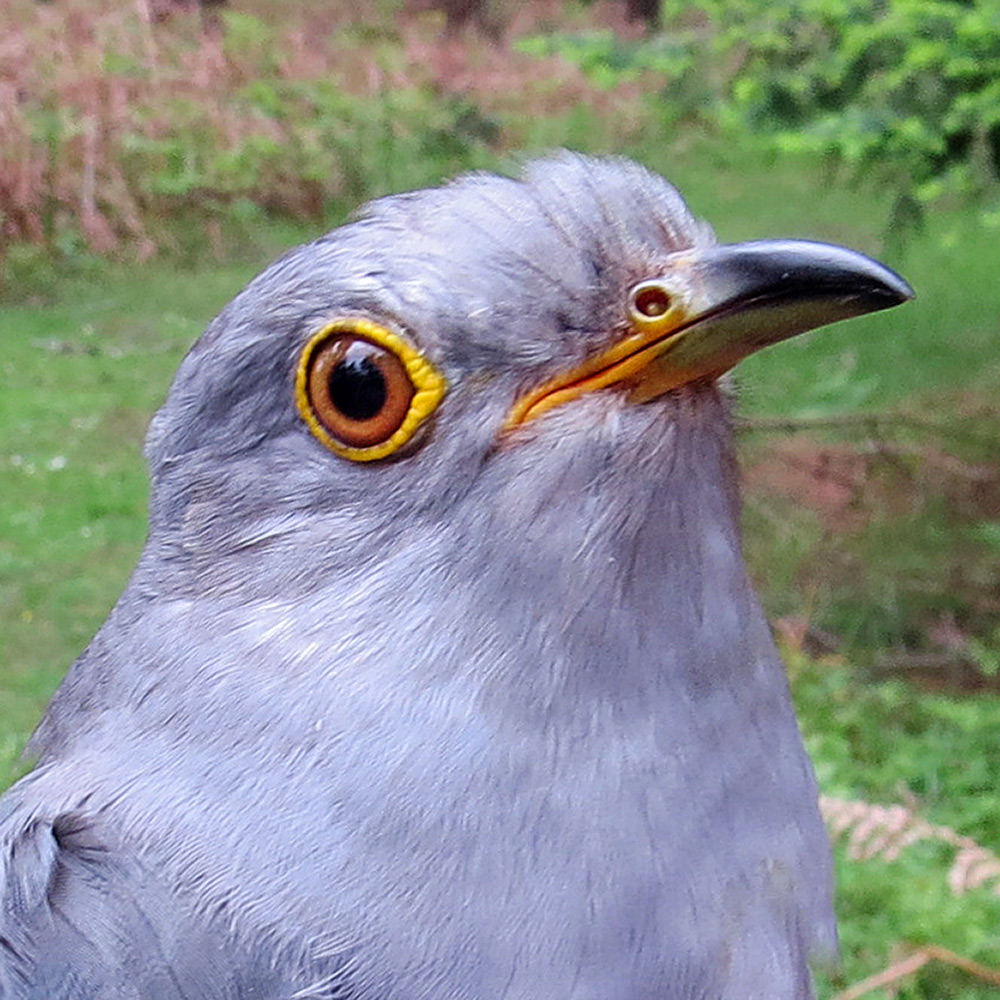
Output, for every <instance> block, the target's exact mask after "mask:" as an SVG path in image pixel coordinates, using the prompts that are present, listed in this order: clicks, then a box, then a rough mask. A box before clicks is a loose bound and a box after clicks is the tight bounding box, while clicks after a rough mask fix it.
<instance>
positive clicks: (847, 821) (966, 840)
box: [820, 795, 1000, 896]
mask: <svg viewBox="0 0 1000 1000" xmlns="http://www.w3.org/2000/svg"><path fill="white" fill-rule="evenodd" d="M820 811H821V812H822V814H823V818H824V819H825V820H826V824H827V827H828V828H829V830H830V836H831V839H833V840H837V839H839V838H840V837H844V836H846V837H847V853H848V856H849V857H850V858H852V859H853V860H855V861H867V860H870V859H872V858H881V859H882V860H884V861H894V860H895V859H896V858H898V857H899V855H900V853H901V852H902V851H903V850H905V849H906V848H907V847H909V846H910V845H911V844H915V843H917V842H918V841H921V840H937V841H940V842H943V843H945V844H948V845H949V846H950V847H953V848H954V849H955V856H954V858H953V859H952V863H951V867H950V868H949V870H948V886H949V888H950V889H951V891H952V892H953V893H954V894H955V895H956V896H959V895H961V894H962V893H964V892H968V891H969V890H970V889H978V888H979V887H980V886H983V885H989V886H990V889H991V891H992V892H993V893H994V895H998V896H1000V857H998V856H997V855H996V854H995V853H994V852H993V851H991V850H989V849H988V848H986V847H983V846H982V844H979V843H977V842H976V841H975V840H973V839H972V838H971V837H965V836H963V835H962V834H960V833H957V832H956V831H955V830H953V829H952V828H951V827H950V826H936V825H934V824H933V823H929V822H927V820H925V819H924V818H923V817H922V816H919V815H917V813H915V812H914V811H913V810H912V809H908V808H907V807H906V806H901V805H894V806H880V805H876V804H874V803H871V802H863V801H859V800H850V799H838V798H834V797H833V796H829V795H822V796H820Z"/></svg>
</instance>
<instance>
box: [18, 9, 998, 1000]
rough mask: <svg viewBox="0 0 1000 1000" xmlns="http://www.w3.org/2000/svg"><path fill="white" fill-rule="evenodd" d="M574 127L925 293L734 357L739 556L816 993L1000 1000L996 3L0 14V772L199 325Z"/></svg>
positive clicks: (581, 137)
mask: <svg viewBox="0 0 1000 1000" xmlns="http://www.w3.org/2000/svg"><path fill="white" fill-rule="evenodd" d="M558 146H568V147H571V148H574V149H578V150H582V151H586V152H594V153H620V154H625V155H628V156H632V157H635V158H637V159H639V160H641V161H642V162H643V163H645V164H646V165H648V166H649V167H651V168H653V169H654V170H657V171H659V172H661V173H663V174H664V175H665V176H667V177H668V178H669V179H671V180H672V181H673V182H674V183H675V184H677V185H678V187H679V188H680V189H681V190H682V192H683V193H684V195H685V196H686V197H687V199H688V201H689V202H690V204H691V206H692V208H693V209H694V210H695V212H696V213H697V214H698V215H701V216H703V217H705V218H706V219H708V220H709V221H710V222H711V223H712V224H713V225H714V226H715V227H716V230H717V232H718V234H719V236H720V238H721V239H723V240H726V241H731V240H740V239H749V238H758V237H768V236H797V237H806V238H814V239H825V240H830V241H834V242H839V243H844V244H847V245H850V246H853V247H856V248H858V249H862V250H865V251H867V252H869V253H871V254H874V255H877V256H879V257H881V258H882V259H883V260H885V261H886V262H887V263H889V264H891V265H892V266H894V267H896V268H897V269H898V270H900V271H901V272H902V273H903V274H904V275H905V276H906V277H907V278H908V279H909V280H910V281H911V283H912V284H913V285H914V287H915V288H916V289H917V293H918V299H917V301H916V302H915V303H913V304H910V305H908V306H906V307H905V308H901V309H898V310H893V311H891V312H890V313H887V314H880V315H877V316H872V317H867V318H865V319H862V320H856V321H853V322H851V323H849V324H844V325H842V326H841V327H837V328H834V329H832V330H825V331H822V332H819V333H817V334H814V335H812V336H809V337H806V338H802V339H799V340H795V341H792V342H789V343H787V344H784V345H782V346H780V347H778V348H777V349H775V350H771V351H766V352H764V353H763V354H761V355H758V356H756V357H754V358H751V359H750V360H749V361H748V362H747V363H746V364H744V365H743V366H741V368H740V370H739V373H738V383H739V386H740V389H741V413H742V419H741V423H740V427H739V445H740V451H741V459H742V463H743V468H744V473H745V479H746V499H747V510H746V546H747V554H748V559H749V560H750V563H751V568H752V572H753V575H754V577H755V579H756V581H757V583H758V586H759V587H760V589H761V591H762V593H763V596H764V600H765V604H766V607H767V609H768V612H769V615H770V617H771V620H772V622H773V625H774V629H775V632H776V634H777V636H778V638H779V641H780V643H781V645H782V647H783V651H784V653H785V656H786V659H787V661H788V664H789V674H790V678H791V682H792V686H793V690H794V694H795V697H796V701H797V703H798V707H799V712H800V718H801V720H802V726H803V729H804V732H805V735H806V740H807V743H808V746H809V748H810V751H811V753H812V755H813V758H814V761H815V764H816V768H817V771H818V774H819V778H820V783H821V785H822V788H823V792H824V809H825V812H826V814H827V818H828V820H829V822H830V827H831V832H832V833H833V834H834V836H835V838H836V842H837V852H838V854H837V858H838V868H839V880H840V885H839V896H838V909H839V914H840V920H841V933H842V938H843V945H844V961H843V965H842V967H841V968H840V969H839V970H832V971H825V972H822V973H821V989H822V996H823V997H824V998H830V997H834V996H839V997H841V998H848V997H855V996H862V995H864V996H873V997H883V998H886V997H900V998H906V1000H917V998H920V1000H929V998H941V997H949V998H950V997H955V998H968V1000H972V998H985V997H990V996H993V997H996V996H1000V976H996V975H994V976H993V980H992V982H991V981H990V973H989V970H988V969H986V968H982V967H980V966H992V967H1000V895H998V890H1000V859H998V856H997V855H998V854H1000V802H998V797H997V789H998V779H1000V700H998V692H1000V457H998V446H1000V398H998V390H1000V268H998V264H997V257H998V250H997V246H998V239H1000V184H998V175H1000V10H998V8H997V5H996V4H995V3H994V2H993V0H990V2H989V3H987V2H976V0H964V2H962V0H772V2H769V3H767V4H762V3H759V2H756V0H701V2H685V0H669V2H664V3H663V4H662V5H661V4H660V3H659V2H656V0H653V2H648V0H593V2H592V3H585V2H582V0H575V2H571V0H566V2H559V0H523V2H520V3H515V2H504V0H374V2H368V3H360V2H350V0H312V2H305V0H228V2H226V0H221V2H220V0H216V2H211V3H210V2H207V0H205V2H202V3H197V2H194V0H134V2H133V0H50V2H44V3H43V2H36V0H0V334H2V336H0V386H2V390H3V391H2V397H0V495H2V497H3V498H4V499H3V503H2V505H0V785H3V784H6V783H8V782H10V781H12V780H13V779H14V778H15V777H17V775H19V774H20V773H22V772H23V771H24V769H25V764H24V763H23V762H20V761H19V759H18V754H19V753H20V751H21V749H22V748H23V746H24V744H25V742H26V740H27V738H28V736H29V735H30V732H31V730H32V728H33V726H34V724H35V722H36V721H37V719H38V717H39V715H40V713H41V711H42V708H43V706H44V704H45V702H46V700H47V698H48V697H49V695H50V694H51V692H52V691H53V689H54V688H55V686H56V684H57V683H58V681H59V679H60V677H61V676H62V674H63V673H64V672H65V670H66V669H67V667H68V666H69V664H70V663H71V662H72V661H73V659H74V658H75V657H76V656H77V655H78V654H79V652H80V651H81V650H82V649H83V647H84V646H85V645H86V643H87V642H88V640H89V639H90V637H91V635H92V634H93V633H94V631H95V630H96V628H97V627H98V626H99V625H100V623H101V621H102V620H103V618H104V616H105V615H106V613H107V611H108V609H109V607H110V605H111V604H112V602H113V601H114V599H115V598H116V596H117V594H118V593H119V591H120V589H121V587H122V585H123V583H124V581H125V579H126V577H127V575H128V573H129V571H130V569H131V566H132V564H133V562H134V559H135V557H136V555H137V552H138V550H139V547H140V545H141V543H142V540H143V533H144V528H145V512H146V511H145V505H146V497H147V484H146V477H145V467H144V464H143V461H142V456H141V445H142V438H143V434H144V431H145V427H146V424H147V422H148V420H149V417H150V415H151V413H152V412H153V410H154V409H155V408H156V407H157V405H159V403H160V402H161V401H162V399H163V397H164V394H165V392H166V389H167V386H168V384H169V380H170V378H171V375H172V372H173V370H174V368H175V367H176V365H177V363H178V361H179V360H180V358H181V356H182V355H183V353H184V351H185V350H186V348H187V347H188V346H189V345H190V344H191V342H192V341H193V340H194V338H195V337H196V336H197V335H198V333H199V332H200V331H201V329H202V328H203V327H204V325H205V323H206V322H207V320H208V319H209V318H211V316H212V315H213V314H214V313H215V312H216V311H217V310H218V309H220V308H221V307H222V305H224V304H225V302H226V301H227V300H228V299H229V298H230V297H231V296H232V295H233V294H234V293H235V292H236V291H237V290H238V289H239V288H240V287H241V286H242V284H243V283H244V282H245V281H246V280H247V279H249V278H250V277H251V276H252V275H253V274H254V273H255V272H256V271H257V270H259V269H260V268H261V267H262V266H263V265H264V264H265V263H267V262H268V261H269V260H270V259H272V258H273V257H274V256H276V255H277V254H278V253H280V252H281V250H282V249H284V248H287V247H289V246H291V245H293V244H295V243H297V242H302V241H303V240H306V239H309V238H312V237H314V236H316V235H319V234H320V233H322V232H324V231H325V230H326V229H329V228H331V227H332V226H334V225H337V224H339V223H340V222H341V221H343V220H344V219H345V218H346V217H348V215H349V214H350V213H351V211H353V210H354V209H355V208H356V207H357V206H358V205H359V204H360V203H361V202H363V201H365V200H367V199H369V198H372V197H375V196H378V195H382V194H385V193H388V192H393V191H399V190H405V189H408V188H413V187H420V186H425V185H428V184H433V183H437V182H439V181H441V180H442V179H444V178H446V177H448V176H451V175H453V174H454V173H456V172H458V171H462V170H469V169H481V168H494V169H501V170H508V171H510V170H516V168H517V163H518V161H519V159H520V158H521V157H523V156H524V154H526V153H532V152H541V151H544V150H547V149H551V148H553V147H558ZM994 852H996V853H994ZM950 952H956V953H959V954H960V955H961V956H964V957H965V958H966V959H968V960H969V961H968V962H966V963H965V964H964V967H961V965H956V964H955V962H954V961H953V960H950ZM942 959H943V960H942ZM970 963H971V964H970ZM975 963H979V965H976V964H975ZM886 970H888V972H887V975H886V976H885V977H884V978H885V979H887V980H891V983H890V985H887V986H885V987H882V988H878V989H876V988H875V983H873V982H866V978H867V977H870V976H874V975H877V974H879V973H881V972H885V971H886ZM903 973H908V974H906V975H904V974H903Z"/></svg>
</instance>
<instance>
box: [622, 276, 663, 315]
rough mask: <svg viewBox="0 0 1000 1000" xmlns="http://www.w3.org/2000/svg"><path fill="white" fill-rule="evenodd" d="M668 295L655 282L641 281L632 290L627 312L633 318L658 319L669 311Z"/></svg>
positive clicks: (661, 286)
mask: <svg viewBox="0 0 1000 1000" xmlns="http://www.w3.org/2000/svg"><path fill="white" fill-rule="evenodd" d="M670 303H671V297H670V293H669V292H668V291H667V290H666V289H665V288H664V287H663V285H661V284H660V283H659V282H657V281H643V282H641V283H640V284H638V285H636V286H635V288H633V289H632V294H631V295H630V296H629V310H630V312H631V313H632V315H633V317H635V318H637V319H639V320H644V319H658V318H659V317H660V316H663V315H665V314H666V313H667V311H668V310H669V309H670Z"/></svg>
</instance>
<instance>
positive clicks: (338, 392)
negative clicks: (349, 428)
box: [330, 357, 389, 420]
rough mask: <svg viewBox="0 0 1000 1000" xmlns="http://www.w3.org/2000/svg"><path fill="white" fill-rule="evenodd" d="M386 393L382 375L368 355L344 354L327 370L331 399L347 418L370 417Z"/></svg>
mask: <svg viewBox="0 0 1000 1000" xmlns="http://www.w3.org/2000/svg"><path fill="white" fill-rule="evenodd" d="M388 395H389V390H388V387H387V386H386V384H385V376H384V375H383V374H382V373H381V372H380V371H379V369H378V366H377V365H376V364H375V363H374V362H372V361H371V360H370V359H368V358H365V357H361V358H351V357H347V358H344V360H343V361H341V363H340V364H339V365H337V367H336V368H334V369H333V371H332V372H331V373H330V402H331V403H333V405H334V406H335V407H337V409H338V410H340V412H341V413H343V415H344V416H345V417H347V418H349V419H350V420H371V418H372V417H374V416H377V415H378V414H379V412H380V411H381V410H382V407H383V406H385V400H386V397H387V396H388Z"/></svg>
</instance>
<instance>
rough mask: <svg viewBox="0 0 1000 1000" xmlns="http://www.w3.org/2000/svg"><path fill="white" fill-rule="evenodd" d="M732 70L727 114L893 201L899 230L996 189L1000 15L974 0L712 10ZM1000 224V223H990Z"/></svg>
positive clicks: (819, 0)
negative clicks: (948, 198) (941, 204)
mask: <svg viewBox="0 0 1000 1000" xmlns="http://www.w3.org/2000/svg"><path fill="white" fill-rule="evenodd" d="M702 6H703V7H704V8H705V9H706V10H707V12H708V13H709V14H710V16H711V17H712V20H713V23H714V25H715V26H716V28H717V32H716V33H715V36H714V39H713V43H712V45H713V49H714V51H715V52H716V53H718V56H719V57H721V58H723V59H725V60H727V61H731V62H732V64H733V65H734V69H733V71H732V73H731V76H730V78H729V80H728V81H727V83H726V86H725V87H724V91H723V94H722V101H721V103H720V105H719V109H718V110H719V115H720V118H721V121H722V123H723V124H724V126H725V127H726V128H728V129H730V130H731V131H732V133H733V134H734V135H736V136H739V137H741V138H743V137H756V138H758V139H759V138H761V137H763V138H764V139H765V141H768V142H770V143H771V144H772V145H773V146H774V148H776V149H778V150H781V151H783V152H810V153H821V154H823V155H825V156H827V157H829V158H830V159H831V161H832V162H834V163H836V164H838V165H844V166H845V167H847V168H848V169H849V171H850V173H851V176H852V178H854V179H856V180H863V181H866V182H868V181H870V182H874V183H877V184H884V185H887V186H888V187H889V188H890V189H891V190H892V192H893V194H894V202H893V209H892V213H891V216H890V220H889V225H890V226H906V225H908V224H911V223H913V222H916V221H919V219H920V217H921V210H922V208H923V207H924V206H926V205H927V204H929V203H931V202H934V201H936V200H938V199H940V198H941V197H942V196H944V195H960V196H970V195H972V196H978V195H988V196H990V197H992V198H993V199H994V206H993V208H994V211H996V210H997V209H1000V203H997V202H996V193H997V180H998V177H1000V7H997V6H996V5H995V4H992V3H991V4H987V3H982V2H973V0H878V2H873V0H778V2H772V3H768V4H760V3H757V2H756V0H705V2H703V3H702ZM994 221H998V222H1000V216H997V217H994Z"/></svg>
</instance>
